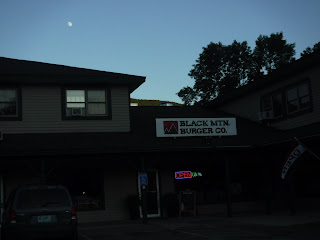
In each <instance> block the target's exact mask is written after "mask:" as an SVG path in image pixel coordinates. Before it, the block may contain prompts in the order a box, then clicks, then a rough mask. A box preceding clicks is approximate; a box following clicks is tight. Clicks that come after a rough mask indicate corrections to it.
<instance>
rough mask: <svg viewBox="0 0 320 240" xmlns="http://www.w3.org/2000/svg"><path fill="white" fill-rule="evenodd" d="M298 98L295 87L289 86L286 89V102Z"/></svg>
mask: <svg viewBox="0 0 320 240" xmlns="http://www.w3.org/2000/svg"><path fill="white" fill-rule="evenodd" d="M296 99H298V96H297V88H291V89H289V90H288V91H287V100H288V102H291V101H294V100H296Z"/></svg>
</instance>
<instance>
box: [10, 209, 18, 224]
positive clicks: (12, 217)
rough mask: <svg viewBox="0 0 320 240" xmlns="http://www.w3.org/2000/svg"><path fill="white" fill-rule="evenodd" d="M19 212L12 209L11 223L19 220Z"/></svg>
mask: <svg viewBox="0 0 320 240" xmlns="http://www.w3.org/2000/svg"><path fill="white" fill-rule="evenodd" d="M16 220H17V214H16V212H15V211H12V212H11V214H10V222H11V223H16V222H17V221H16Z"/></svg>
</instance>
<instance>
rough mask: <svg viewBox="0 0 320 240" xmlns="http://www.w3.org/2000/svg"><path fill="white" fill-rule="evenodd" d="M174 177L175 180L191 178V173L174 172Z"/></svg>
mask: <svg viewBox="0 0 320 240" xmlns="http://www.w3.org/2000/svg"><path fill="white" fill-rule="evenodd" d="M175 177H176V179H184V178H192V172H191V171H180V172H176V176H175Z"/></svg>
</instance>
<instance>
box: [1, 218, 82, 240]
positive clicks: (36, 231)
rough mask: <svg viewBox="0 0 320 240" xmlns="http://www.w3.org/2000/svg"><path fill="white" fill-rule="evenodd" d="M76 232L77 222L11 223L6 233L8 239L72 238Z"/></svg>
mask: <svg viewBox="0 0 320 240" xmlns="http://www.w3.org/2000/svg"><path fill="white" fill-rule="evenodd" d="M76 232H77V224H76V222H71V223H70V224H63V225H62V224H61V225H50V224H10V225H9V226H8V228H7V232H6V235H7V237H8V239H62V238H65V239H72V236H73V235H74V234H75V233H76Z"/></svg>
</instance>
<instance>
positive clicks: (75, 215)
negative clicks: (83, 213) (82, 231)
mask: <svg viewBox="0 0 320 240" xmlns="http://www.w3.org/2000/svg"><path fill="white" fill-rule="evenodd" d="M71 219H77V210H76V209H75V208H72V211H71Z"/></svg>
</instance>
